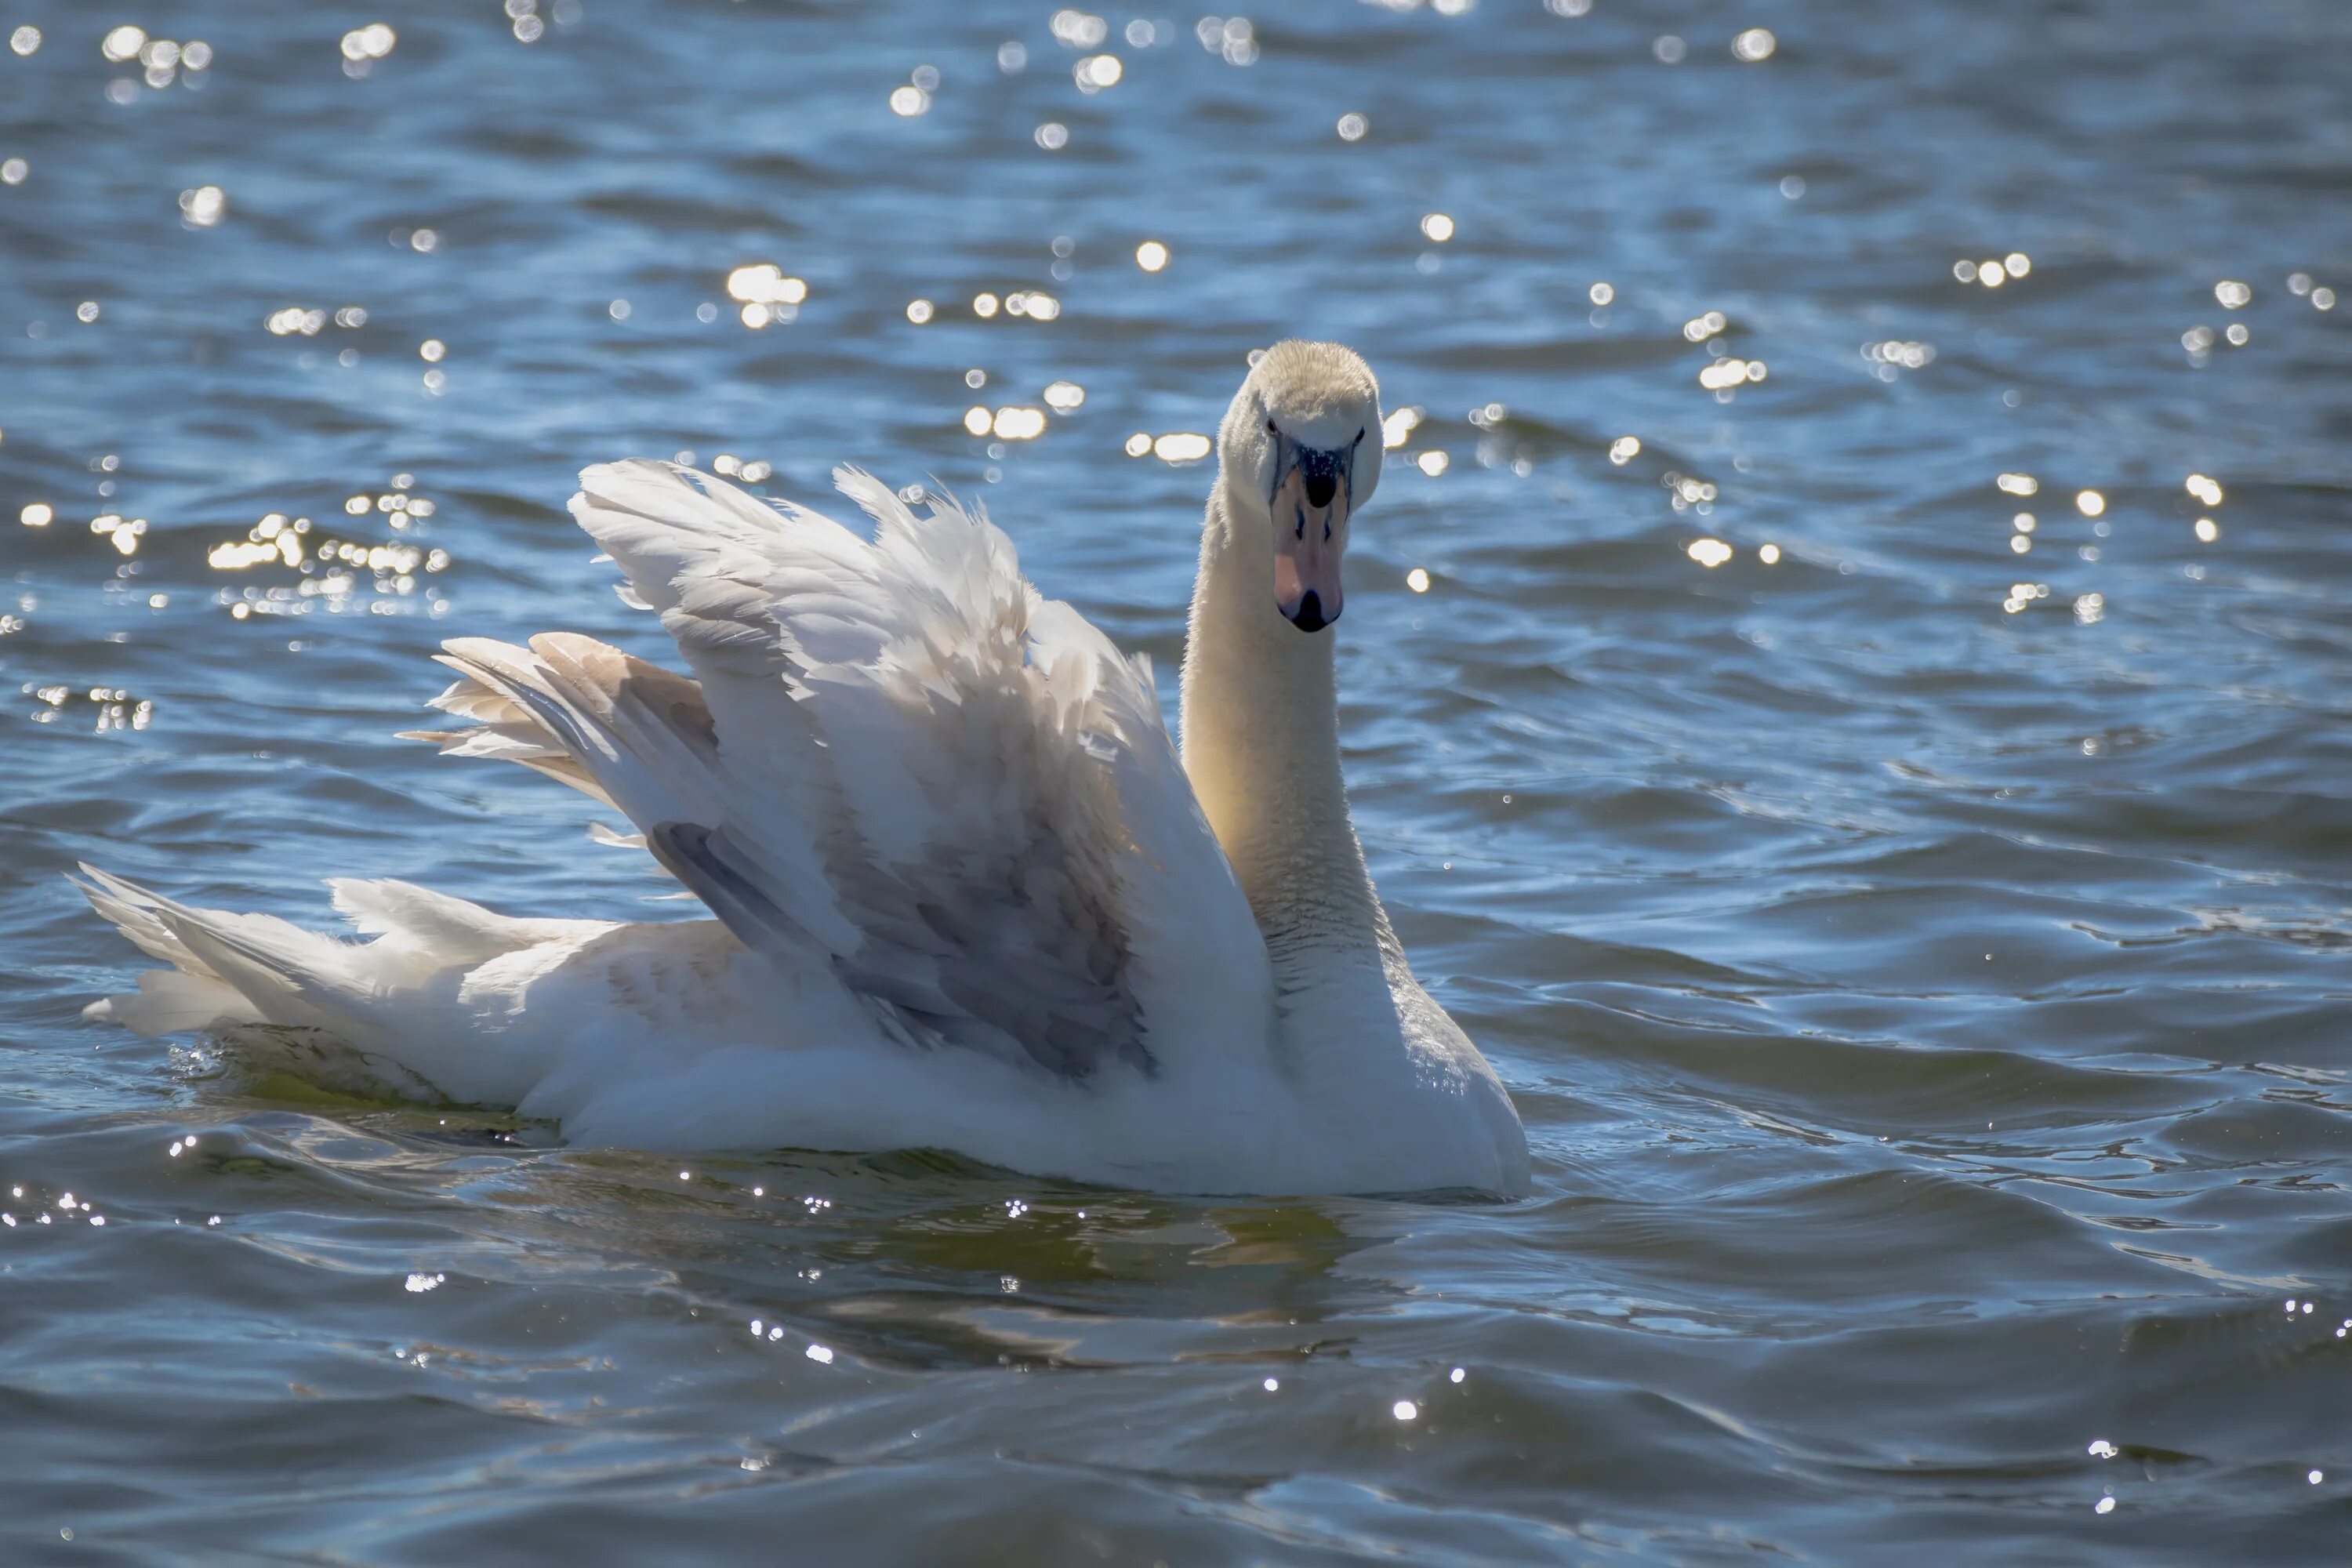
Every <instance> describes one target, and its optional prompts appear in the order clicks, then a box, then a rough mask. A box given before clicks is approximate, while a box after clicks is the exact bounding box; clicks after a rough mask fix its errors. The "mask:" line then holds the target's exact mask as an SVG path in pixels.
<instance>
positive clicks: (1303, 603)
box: [1290, 588, 1331, 632]
mask: <svg viewBox="0 0 2352 1568" xmlns="http://www.w3.org/2000/svg"><path fill="white" fill-rule="evenodd" d="M1290 624H1291V625H1292V626H1297V628H1298V629H1299V630H1300V631H1302V632H1319V631H1321V630H1322V629H1323V628H1324V627H1325V626H1329V625H1330V624H1331V623H1330V622H1328V621H1327V620H1325V619H1324V618H1323V595H1320V594H1318V593H1317V592H1316V591H1315V590H1314V589H1312V588H1309V589H1307V596H1306V597H1305V598H1303V599H1301V600H1299V601H1298V608H1297V611H1296V612H1295V613H1294V614H1293V615H1292V616H1291V617H1290Z"/></svg>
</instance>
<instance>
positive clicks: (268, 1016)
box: [73, 865, 371, 1037]
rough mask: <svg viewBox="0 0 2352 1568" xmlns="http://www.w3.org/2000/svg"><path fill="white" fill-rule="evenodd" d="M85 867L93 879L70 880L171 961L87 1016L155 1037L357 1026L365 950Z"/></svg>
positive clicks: (137, 941) (141, 945)
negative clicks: (246, 1027)
mask: <svg viewBox="0 0 2352 1568" xmlns="http://www.w3.org/2000/svg"><path fill="white" fill-rule="evenodd" d="M81 870H82V877H83V878H86V879H87V880H83V879H79V878H78V879H73V880H74V883H75V886H77V887H79V889H81V890H82V894H83V896H84V897H86V898H88V899H89V903H90V908H92V909H94V910H97V911H98V912H99V914H100V916H102V917H104V918H105V919H106V920H108V921H111V922H112V923H113V924H114V926H115V928H116V929H117V930H119V931H121V932H122V934H123V935H124V936H126V937H128V938H130V939H131V944H132V945H133V946H135V947H137V948H138V949H139V950H140V951H141V952H144V953H146V954H147V955H148V956H149V957H151V958H157V959H161V960H163V962H164V963H168V964H170V965H171V966H172V967H171V968H169V969H163V970H152V971H150V972H149V973H145V974H142V975H141V976H140V977H139V989H138V990H136V991H133V992H128V993H125V994H121V995H116V996H109V997H107V998H105V999H103V1000H102V1001H99V1002H94V1003H92V1004H91V1005H89V1007H87V1008H85V1009H84V1014H85V1016H89V1017H94V1018H110V1019H113V1020H115V1021H116V1022H119V1023H121V1024H122V1025H124V1026H126V1027H128V1028H130V1029H131V1030H133V1031H135V1032H136V1033H138V1034H142V1035H146V1036H150V1037H153V1036H156V1035H168V1034H175V1033H178V1032H179V1031H181V1030H184V1029H199V1028H209V1027H214V1026H234V1025H240V1024H278V1025H286V1026H295V1027H304V1028H319V1029H326V1030H329V1031H331V1032H333V1033H336V1034H342V1035H349V1034H354V1033H357V1032H359V1029H360V1026H361V1021H360V1019H359V1018H358V1017H357V1016H355V1015H354V1014H353V1013H352V1009H351V1004H352V1002H354V1001H357V1000H359V999H360V998H362V997H363V996H364V995H365V994H367V992H368V991H369V990H370V989H371V988H370V986H369V985H368V984H367V981H366V979H365V977H364V973H363V971H364V968H365V964H364V963H363V962H362V960H361V955H362V953H364V952H365V951H366V950H365V949H362V948H354V947H351V946H349V945H347V944H345V943H342V942H337V941H335V940H334V939H333V938H331V937H326V936H321V935H320V934H319V933H318V932H316V931H305V930H303V929H302V928H301V927H300V926H298V925H294V924H292V923H290V922H289V921H282V920H279V919H278V918H277V917H276V916H274V915H241V914H234V913H231V912H230V911H228V910H204V909H195V908H193V907H191V906H189V905H186V904H181V903H175V902H174V901H173V900H170V899H167V898H164V897H163V896H162V895H161V894H159V893H153V892H150V891H149V890H148V889H145V888H142V887H140V886H139V885H138V884H137V883H135V882H128V881H125V880H123V879H121V878H120V877H116V876H112V875H110V874H109V873H107V872H105V871H101V870H100V869H99V868H96V867H95V866H88V865H85V866H83V867H82V868H81Z"/></svg>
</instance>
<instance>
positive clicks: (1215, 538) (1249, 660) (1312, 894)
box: [1181, 476, 1387, 988]
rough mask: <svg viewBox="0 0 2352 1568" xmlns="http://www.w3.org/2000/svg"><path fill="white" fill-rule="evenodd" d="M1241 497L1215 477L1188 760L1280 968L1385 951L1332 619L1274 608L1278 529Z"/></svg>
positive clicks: (1198, 610) (1184, 685)
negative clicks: (1345, 773)
mask: <svg viewBox="0 0 2352 1568" xmlns="http://www.w3.org/2000/svg"><path fill="white" fill-rule="evenodd" d="M1240 504H1242V503H1240V502H1239V501H1238V499H1237V498H1235V497H1234V496H1232V495H1231V494H1230V493H1229V489H1228V487H1227V485H1226V484H1225V482H1224V480H1223V477H1222V476H1220V479H1219V483H1218V486H1217V488H1216V489H1215V490H1214V491H1213V493H1212V495H1211V498H1210V501H1209V509H1208V518H1207V523H1206V526H1205V527H1204V528H1203V530H1202V538H1201V566H1200V575H1199V578H1198V580H1197V581H1196V583H1195V584H1194V586H1193V593H1192V617H1191V624H1190V627H1189V635H1188V637H1187V639H1186V643H1185V650H1184V668H1183V678H1182V682H1181V724H1182V729H1181V737H1182V742H1183V759H1184V771H1185V773H1187V774H1188V775H1189V776H1190V777H1191V779H1192V788H1193V792H1194V794H1195V795H1198V797H1199V798H1200V802H1201V805H1202V811H1203V812H1204V813H1205V814H1206V815H1207V816H1208V819H1209V826H1211V828H1213V830H1214V831H1215V833H1216V835H1217V841H1218V843H1219V844H1221V845H1222V846H1223V848H1224V851H1225V855H1226V858H1228V859H1229V860H1231V861H1232V863H1233V867H1234V873H1235V875H1236V876H1237V877H1238V878H1239V879H1240V881H1241V885H1242V891H1243V893H1244V895H1245V896H1246V897H1247V898H1248V900H1249V903H1250V909H1251V910H1252V912H1253V913H1255V916H1256V918H1257V923H1258V929H1259V930H1260V931H1262V932H1263V933H1264V934H1265V939H1266V944H1267V948H1268V951H1269V952H1270V953H1271V954H1272V956H1273V959H1274V962H1275V965H1276V975H1277V980H1278V981H1280V980H1281V979H1282V978H1283V971H1284V970H1285V969H1286V968H1302V969H1303V968H1304V967H1307V966H1312V965H1315V964H1318V963H1328V959H1329V958H1330V957H1331V956H1332V955H1335V954H1339V953H1361V954H1366V955H1373V956H1375V957H1376V956H1377V953H1378V952H1379V950H1380V947H1381V938H1382V936H1383V935H1384V933H1385V931H1386V929H1387V921H1386V918H1385V915H1384V914H1383V912H1382V910H1381V905H1380V900H1379V898H1378V896H1377V895H1376V894H1375V893H1374V892H1373V890H1372V884H1371V878H1370V873H1369V872H1368V871H1367V870H1366V868H1365V866H1364V854H1363V849H1362V847H1361V846H1360V845H1359V844H1358V842H1357V840H1356V832H1355V827H1354V825H1353V824H1352V823H1351V821H1350V820H1349V815H1348V795H1347V786H1346V783H1345V781H1344V780H1343V778H1342V777H1341V774H1340V771H1339V695H1338V689H1337V686H1336V680H1335V674H1334V669H1333V648H1334V644H1335V638H1334V630H1333V628H1329V627H1326V628H1325V629H1323V630H1321V631H1318V632H1302V631H1300V630H1299V629H1298V628H1297V627H1296V626H1292V625H1291V624H1290V623H1289V622H1288V621H1286V620H1285V619H1284V618H1283V616H1282V615H1281V613H1280V612H1279V611H1278V610H1277V609H1276V607H1275V594H1274V565H1273V544H1272V540H1271V536H1270V534H1269V533H1267V532H1266V531H1265V530H1264V529H1259V530H1256V531H1255V532H1253V531H1249V530H1248V529H1247V528H1246V527H1245V526H1242V527H1237V526H1236V525H1235V517H1236V513H1237V511H1238V510H1239V506H1240ZM1293 978H1295V979H1304V978H1305V975H1304V974H1303V973H1302V974H1301V975H1299V976H1295V977H1293ZM1285 988H1287V987H1285Z"/></svg>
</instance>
